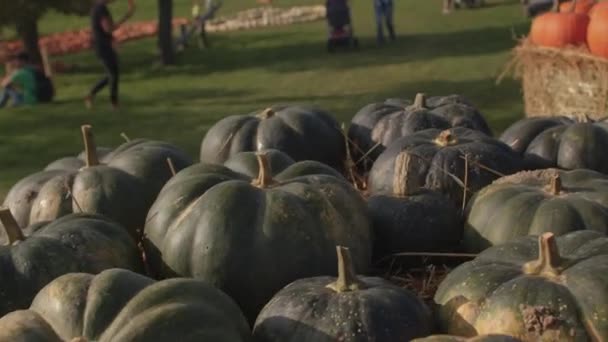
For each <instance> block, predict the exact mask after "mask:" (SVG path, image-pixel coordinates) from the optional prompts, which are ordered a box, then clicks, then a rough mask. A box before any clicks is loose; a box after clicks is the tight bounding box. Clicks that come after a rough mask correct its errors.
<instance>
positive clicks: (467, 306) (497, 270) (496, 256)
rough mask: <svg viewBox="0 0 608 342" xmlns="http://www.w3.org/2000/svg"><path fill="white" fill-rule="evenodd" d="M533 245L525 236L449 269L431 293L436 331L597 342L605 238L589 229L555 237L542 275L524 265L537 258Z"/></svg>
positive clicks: (603, 299) (603, 332) (602, 336)
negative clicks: (435, 307) (551, 255)
mask: <svg viewBox="0 0 608 342" xmlns="http://www.w3.org/2000/svg"><path fill="white" fill-rule="evenodd" d="M538 240H539V238H538V237H533V236H530V237H524V238H520V239H518V240H516V241H513V242H510V243H507V244H504V245H501V246H496V247H493V248H490V249H488V250H486V251H484V252H483V253H481V254H480V255H479V256H478V257H477V258H476V259H475V260H473V261H471V262H467V263H465V264H463V265H461V266H459V267H458V268H456V269H454V270H453V271H452V272H451V273H450V274H449V275H448V276H447V278H446V279H445V280H444V281H443V282H442V283H441V285H440V286H439V288H438V290H437V293H436V295H435V303H436V304H437V305H438V306H439V309H438V321H439V323H440V324H441V328H442V331H445V332H447V333H450V334H454V335H460V336H474V335H477V334H490V333H492V334H505V335H511V336H515V337H517V338H520V339H522V340H523V341H559V342H561V341H568V342H569V341H573V342H574V341H605V340H606V339H607V338H608V320H607V319H606V314H607V312H606V308H607V307H608V291H606V289H607V288H608V238H606V237H605V236H604V235H602V234H600V233H597V232H592V231H579V232H574V233H570V234H568V235H564V236H562V237H558V238H557V239H556V241H557V250H558V252H559V254H560V255H558V256H556V257H554V258H552V259H551V260H552V263H551V264H545V265H544V266H545V268H541V270H543V271H542V273H539V272H537V271H533V272H530V270H532V269H534V267H530V262H532V263H536V262H538V261H539V241H538ZM545 260H547V259H545ZM565 260H567V261H565ZM536 266H538V264H536V265H535V267H536ZM554 271H557V273H552V272H554ZM544 272H546V273H544Z"/></svg>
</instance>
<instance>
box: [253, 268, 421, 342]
mask: <svg viewBox="0 0 608 342" xmlns="http://www.w3.org/2000/svg"><path fill="white" fill-rule="evenodd" d="M359 279H360V280H361V281H362V282H363V283H365V284H366V285H367V286H368V288H367V289H363V290H358V291H351V292H343V293H336V292H335V291H334V290H332V289H328V288H327V287H326V286H327V285H329V284H331V283H332V282H334V281H335V280H336V278H332V277H316V278H310V279H302V280H298V281H295V282H293V283H291V284H289V285H288V286H287V287H285V288H284V289H282V290H281V291H279V292H278V293H277V294H276V295H275V296H274V297H273V299H272V300H271V301H270V302H269V303H268V304H267V305H266V306H265V307H264V309H263V310H262V312H261V313H260V315H259V316H258V318H257V321H256V324H255V327H254V331H253V334H254V339H255V341H256V342H308V341H316V342H334V341H345V342H346V341H348V342H367V341H383V342H400V341H410V340H411V339H412V338H415V337H420V336H425V335H428V334H429V333H430V332H431V331H432V322H431V321H432V320H431V313H430V310H429V309H428V308H427V307H426V305H425V304H424V303H423V302H422V301H421V300H420V299H418V298H416V296H415V295H414V294H412V293H410V292H408V291H406V290H404V289H402V288H400V287H398V286H396V285H393V284H391V283H390V282H388V281H386V280H384V279H381V278H374V277H359Z"/></svg>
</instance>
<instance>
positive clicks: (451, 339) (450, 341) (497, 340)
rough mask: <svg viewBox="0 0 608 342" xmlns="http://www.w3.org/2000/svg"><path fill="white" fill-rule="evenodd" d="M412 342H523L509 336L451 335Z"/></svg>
mask: <svg viewBox="0 0 608 342" xmlns="http://www.w3.org/2000/svg"><path fill="white" fill-rule="evenodd" d="M412 342H523V341H521V340H519V339H517V338H515V337H512V336H507V335H484V336H475V337H470V338H466V337H459V336H451V335H433V336H429V337H425V338H417V339H415V340H412Z"/></svg>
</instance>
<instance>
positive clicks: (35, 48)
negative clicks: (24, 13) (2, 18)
mask: <svg viewBox="0 0 608 342" xmlns="http://www.w3.org/2000/svg"><path fill="white" fill-rule="evenodd" d="M16 29H17V33H18V34H19V37H20V38H21V41H22V42H23V47H24V49H25V52H27V54H28V55H29V57H30V61H31V62H32V63H34V64H41V63H42V57H41V55H40V46H39V45H38V38H39V35H38V19H37V18H31V17H29V18H28V17H24V18H23V19H21V20H19V21H18V22H17V25H16Z"/></svg>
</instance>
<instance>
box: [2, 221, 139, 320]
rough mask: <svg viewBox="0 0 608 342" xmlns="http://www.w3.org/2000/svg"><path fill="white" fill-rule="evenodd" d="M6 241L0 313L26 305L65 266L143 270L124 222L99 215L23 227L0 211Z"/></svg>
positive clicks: (68, 268)
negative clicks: (117, 221)
mask: <svg viewBox="0 0 608 342" xmlns="http://www.w3.org/2000/svg"><path fill="white" fill-rule="evenodd" d="M0 220H1V221H2V223H3V226H4V228H5V229H6V235H5V239H6V240H7V242H8V243H9V244H8V245H3V246H0V316H1V315H3V314H6V313H8V312H11V311H13V310H17V309H23V308H27V307H28V306H29V305H30V303H31V300H32V299H33V298H34V296H35V295H36V293H37V292H38V291H39V290H40V289H41V288H42V287H44V286H45V285H46V284H48V283H49V282H50V281H52V280H53V279H55V278H57V277H58V276H61V275H63V274H66V273H70V272H91V273H98V272H101V271H103V270H105V269H108V268H114V267H121V268H125V269H131V270H134V271H143V265H142V260H141V252H140V250H139V248H138V247H137V245H136V244H135V242H134V241H133V240H132V239H131V238H130V237H129V235H128V234H127V232H126V231H125V230H124V228H122V227H120V226H119V225H117V224H116V223H114V222H111V221H108V220H107V219H105V218H103V217H101V216H95V215H85V214H72V215H68V216H64V217H62V218H60V219H58V220H55V221H53V222H46V223H39V224H37V225H34V226H32V227H29V228H27V229H25V231H27V232H28V233H29V234H30V235H29V236H28V237H26V236H24V234H23V232H22V230H21V228H20V227H19V226H18V225H17V224H16V222H15V220H14V218H13V217H12V215H11V214H10V211H9V210H8V209H4V210H1V211H0Z"/></svg>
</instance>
